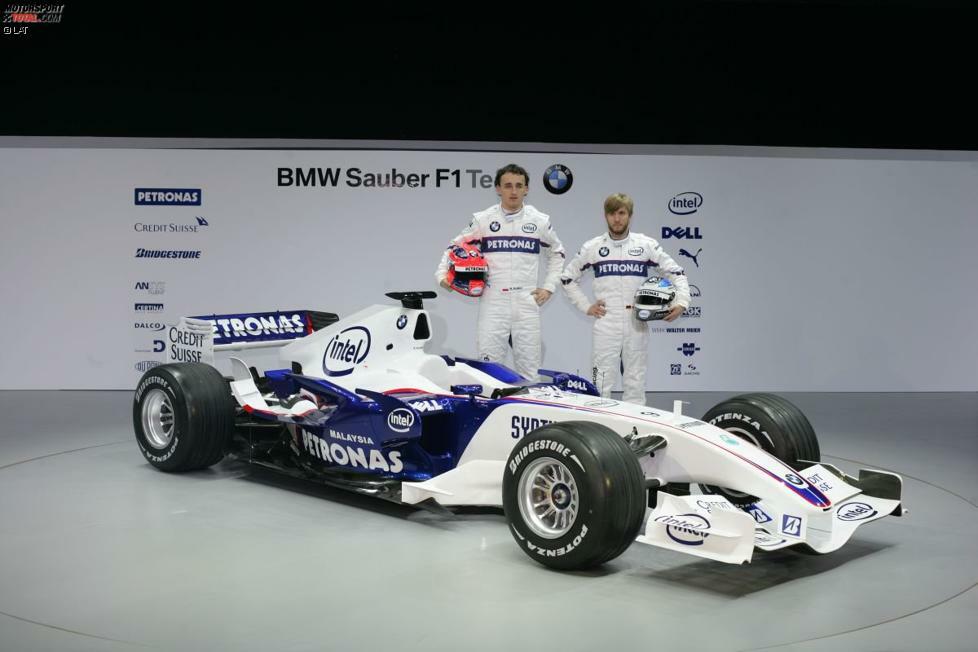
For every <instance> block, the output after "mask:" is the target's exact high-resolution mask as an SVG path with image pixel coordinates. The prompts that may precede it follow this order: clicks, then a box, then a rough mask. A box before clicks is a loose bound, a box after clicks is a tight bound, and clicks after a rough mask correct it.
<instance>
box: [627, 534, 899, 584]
mask: <svg viewBox="0 0 978 652" xmlns="http://www.w3.org/2000/svg"><path fill="white" fill-rule="evenodd" d="M889 547H891V546H890V544H886V543H879V542H875V541H850V542H849V543H847V544H846V545H845V547H843V548H841V549H839V550H836V551H835V552H832V553H829V554H826V555H817V554H813V553H810V554H806V553H802V552H797V551H792V550H790V549H787V548H785V549H781V550H775V551H773V552H762V551H755V552H754V558H753V560H752V561H751V563H749V564H743V565H739V566H738V565H734V564H724V563H721V562H716V561H712V560H709V559H697V560H695V561H693V562H691V563H688V564H683V565H681V566H674V567H671V568H665V569H661V570H649V571H647V572H643V571H638V572H637V573H636V574H637V575H639V576H644V577H647V578H649V579H654V580H660V581H664V582H670V583H675V584H678V585H681V586H683V587H684V588H687V589H688V588H693V589H700V590H702V591H704V592H706V593H714V594H720V595H725V596H728V597H732V598H739V597H743V596H745V595H750V594H752V593H757V592H758V591H764V590H766V589H769V588H771V587H775V586H780V585H783V584H785V583H787V582H792V581H796V580H800V579H802V578H805V577H809V576H812V575H820V574H822V573H827V572H830V571H833V570H835V569H837V568H840V567H842V566H845V565H846V564H848V563H849V562H852V561H855V560H857V559H859V558H861V557H866V556H868V555H873V554H875V553H878V552H880V551H882V550H886V549H887V548H889Z"/></svg>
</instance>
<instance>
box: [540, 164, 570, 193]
mask: <svg viewBox="0 0 978 652" xmlns="http://www.w3.org/2000/svg"><path fill="white" fill-rule="evenodd" d="M572 185H574V173H573V172H571V171H570V168H569V167H567V166H566V165H561V164H560V163H554V164H553V165H551V166H550V167H548V168H547V169H546V170H544V171H543V187H544V188H546V189H547V190H548V191H549V192H551V193H552V194H554V195H563V194H564V193H565V192H567V191H568V190H570V189H571V186H572Z"/></svg>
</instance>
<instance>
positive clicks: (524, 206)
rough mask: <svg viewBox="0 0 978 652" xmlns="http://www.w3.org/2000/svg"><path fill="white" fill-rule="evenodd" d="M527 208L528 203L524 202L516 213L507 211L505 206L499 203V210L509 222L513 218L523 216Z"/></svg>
mask: <svg viewBox="0 0 978 652" xmlns="http://www.w3.org/2000/svg"><path fill="white" fill-rule="evenodd" d="M525 209H526V204H525V203H524V204H523V205H521V206H520V209H519V210H518V211H516V212H515V213H507V212H506V209H505V208H503V205H502V204H499V212H500V213H502V215H503V219H504V220H506V221H507V222H512V221H513V220H515V219H518V218H520V217H522V216H523V211H524V210H525Z"/></svg>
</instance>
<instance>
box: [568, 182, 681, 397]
mask: <svg viewBox="0 0 978 652" xmlns="http://www.w3.org/2000/svg"><path fill="white" fill-rule="evenodd" d="M634 208H635V204H634V202H633V201H632V199H631V198H630V197H629V196H628V195H624V194H621V193H618V194H614V195H611V196H610V197H608V198H607V199H606V200H605V202H604V212H605V220H606V221H607V223H608V231H607V232H606V233H603V234H602V235H599V236H598V237H596V238H592V239H591V240H588V241H587V242H585V243H584V245H583V246H582V247H581V250H580V251H579V252H577V256H575V257H574V259H573V260H572V261H571V262H570V263H569V264H568V265H567V268H566V269H565V270H564V273H563V275H562V276H561V279H560V280H561V283H562V284H563V286H564V290H565V291H566V292H567V296H568V297H570V300H571V302H572V303H573V304H574V305H575V306H577V308H578V309H579V310H581V312H584V313H586V314H588V315H590V316H592V317H594V318H595V322H594V329H593V339H592V344H591V347H592V348H591V366H592V371H591V373H592V379H593V382H594V384H595V385H596V386H597V388H598V391H600V392H601V396H604V397H608V396H611V387H612V385H614V378H615V375H614V373H615V369H616V368H617V367H618V366H619V364H620V365H621V366H622V370H623V371H622V382H623V384H624V390H625V391H624V394H623V396H622V400H623V401H626V402H629V403H638V404H641V405H645V368H646V361H647V353H646V351H647V350H648V328H647V327H646V323H645V322H644V321H639V320H638V319H636V318H635V316H634V315H633V314H632V302H633V301H634V298H635V291H636V290H637V289H638V288H639V287H640V286H641V285H642V283H644V282H645V279H646V278H648V277H649V276H651V275H655V276H662V277H665V278H667V279H669V280H670V281H671V282H672V284H673V286H674V287H675V289H676V298H675V300H674V301H673V304H672V308H671V310H670V311H669V314H667V315H666V316H665V317H664V318H663V319H664V320H665V321H673V320H674V319H676V318H677V317H679V316H680V315H681V314H682V312H683V310H684V309H686V308H688V307H689V282H688V281H687V280H686V275H685V272H684V271H683V268H682V267H680V266H679V265H678V264H676V261H674V260H673V259H672V258H671V257H670V256H669V254H667V253H666V252H665V251H663V250H662V247H660V246H659V243H658V242H656V241H655V240H654V239H652V238H650V237H648V236H645V235H642V234H641V233H631V232H630V231H629V228H628V225H629V222H630V221H631V218H632V212H633V211H634ZM587 270H593V272H594V288H593V289H594V296H595V299H596V300H595V301H594V302H593V303H592V302H591V301H590V300H589V299H588V298H587V296H585V294H584V292H583V291H582V290H581V286H580V281H581V275H582V274H583V273H584V272H585V271H587Z"/></svg>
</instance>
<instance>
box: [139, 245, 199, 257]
mask: <svg viewBox="0 0 978 652" xmlns="http://www.w3.org/2000/svg"><path fill="white" fill-rule="evenodd" d="M136 258H192V259H199V258H200V250H196V251H192V250H175V249H143V248H142V247H140V248H139V249H136Z"/></svg>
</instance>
